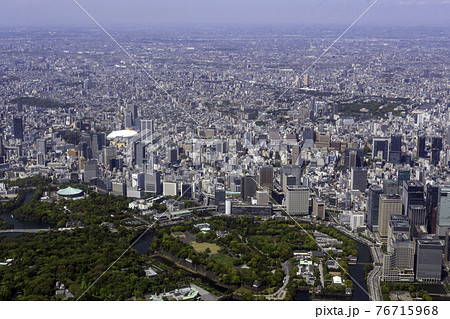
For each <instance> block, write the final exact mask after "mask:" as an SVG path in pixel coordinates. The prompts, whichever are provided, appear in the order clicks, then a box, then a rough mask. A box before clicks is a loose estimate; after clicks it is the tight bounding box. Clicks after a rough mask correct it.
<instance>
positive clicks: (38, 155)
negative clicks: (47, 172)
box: [37, 153, 45, 166]
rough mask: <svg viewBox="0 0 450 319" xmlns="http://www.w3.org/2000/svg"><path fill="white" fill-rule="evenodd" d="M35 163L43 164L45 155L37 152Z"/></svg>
mask: <svg viewBox="0 0 450 319" xmlns="http://www.w3.org/2000/svg"><path fill="white" fill-rule="evenodd" d="M37 164H38V165H41V166H45V155H44V154H42V153H38V154H37Z"/></svg>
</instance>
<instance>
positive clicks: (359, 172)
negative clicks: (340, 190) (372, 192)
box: [351, 167, 367, 192]
mask: <svg viewBox="0 0 450 319" xmlns="http://www.w3.org/2000/svg"><path fill="white" fill-rule="evenodd" d="M366 188H367V170H366V169H364V168H356V167H352V171H351V189H352V190H359V191H361V192H365V191H366Z"/></svg>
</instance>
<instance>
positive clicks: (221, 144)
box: [216, 141, 228, 154]
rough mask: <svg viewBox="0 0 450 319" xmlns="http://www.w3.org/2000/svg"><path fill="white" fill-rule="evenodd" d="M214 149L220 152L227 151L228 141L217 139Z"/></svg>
mask: <svg viewBox="0 0 450 319" xmlns="http://www.w3.org/2000/svg"><path fill="white" fill-rule="evenodd" d="M216 151H217V153H220V154H225V153H228V143H227V142H226V141H225V142H224V141H219V142H217V144H216Z"/></svg>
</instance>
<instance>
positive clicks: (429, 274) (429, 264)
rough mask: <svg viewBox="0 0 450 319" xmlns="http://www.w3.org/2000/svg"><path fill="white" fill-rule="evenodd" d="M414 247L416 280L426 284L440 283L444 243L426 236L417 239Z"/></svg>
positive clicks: (433, 237)
mask: <svg viewBox="0 0 450 319" xmlns="http://www.w3.org/2000/svg"><path fill="white" fill-rule="evenodd" d="M416 246H417V253H416V279H417V280H418V281H427V282H436V281H441V277H442V253H443V250H444V241H442V240H439V239H438V238H436V237H435V236H432V235H428V236H425V237H422V238H420V239H418V240H417V241H416Z"/></svg>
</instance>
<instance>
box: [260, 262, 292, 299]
mask: <svg viewBox="0 0 450 319" xmlns="http://www.w3.org/2000/svg"><path fill="white" fill-rule="evenodd" d="M281 268H282V269H283V271H284V279H283V285H282V286H281V287H280V289H278V290H277V291H276V292H274V293H273V294H271V295H266V296H265V297H266V299H268V300H281V299H283V298H284V296H285V294H286V286H287V284H288V283H289V278H290V274H289V260H287V261H285V262H284V263H281Z"/></svg>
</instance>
